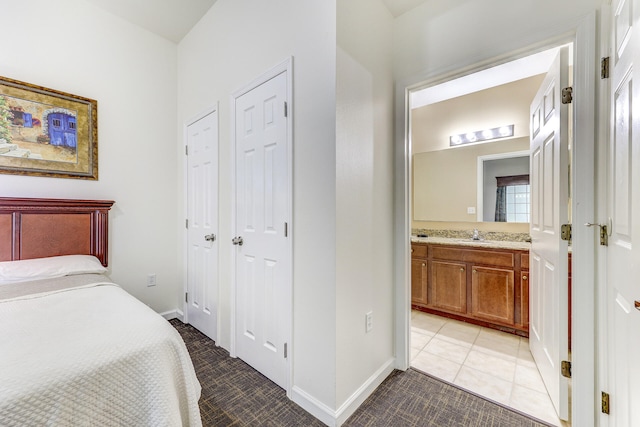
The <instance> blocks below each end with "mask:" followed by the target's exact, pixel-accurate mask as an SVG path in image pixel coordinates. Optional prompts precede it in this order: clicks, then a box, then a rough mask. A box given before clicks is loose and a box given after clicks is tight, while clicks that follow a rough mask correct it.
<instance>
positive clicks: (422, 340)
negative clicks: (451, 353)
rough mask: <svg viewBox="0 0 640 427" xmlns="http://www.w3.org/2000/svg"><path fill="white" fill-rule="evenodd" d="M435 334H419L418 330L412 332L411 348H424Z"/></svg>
mask: <svg viewBox="0 0 640 427" xmlns="http://www.w3.org/2000/svg"><path fill="white" fill-rule="evenodd" d="M432 336H433V335H425V334H419V333H416V332H413V331H412V332H411V348H417V349H418V350H422V349H423V348H424V346H425V345H427V343H428V342H429V341H430V340H431V337H432Z"/></svg>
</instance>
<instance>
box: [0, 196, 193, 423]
mask: <svg viewBox="0 0 640 427" xmlns="http://www.w3.org/2000/svg"><path fill="white" fill-rule="evenodd" d="M112 204H113V202H111V201H91V200H54V199H22V198H21V199H17V198H0V343H1V344H0V425H2V426H26V425H50V426H51V425H54V426H55V425H59V426H78V425H82V426H85V425H86V426H93V425H95V426H110V425H114V426H116V425H117V426H200V425H201V424H202V423H201V420H200V412H199V409H198V400H199V398H200V390H201V389H200V384H199V382H198V380H197V378H196V375H195V371H194V368H193V364H192V362H191V359H190V357H189V354H188V352H187V349H186V347H185V344H184V342H183V341H182V339H181V337H180V335H179V334H178V333H177V331H176V330H175V329H174V328H173V327H172V326H171V325H170V324H169V322H167V321H166V320H165V319H164V318H162V317H161V316H160V315H158V314H157V313H155V312H154V311H153V310H151V309H150V308H149V307H147V306H146V305H145V304H143V303H142V302H140V301H138V300H137V299H136V298H134V297H133V296H131V295H130V294H128V293H127V292H126V291H124V290H123V289H122V288H121V287H120V286H118V285H117V284H115V283H113V282H112V281H111V280H110V279H109V278H108V277H107V276H106V275H105V274H106V272H107V270H106V268H105V267H106V266H107V265H108V258H107V254H108V250H107V249H108V223H109V221H108V214H109V209H110V208H111V206H112Z"/></svg>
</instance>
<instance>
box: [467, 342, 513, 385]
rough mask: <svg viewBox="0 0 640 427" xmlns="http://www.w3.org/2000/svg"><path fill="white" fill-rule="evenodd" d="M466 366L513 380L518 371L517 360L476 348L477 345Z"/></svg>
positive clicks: (502, 378)
mask: <svg viewBox="0 0 640 427" xmlns="http://www.w3.org/2000/svg"><path fill="white" fill-rule="evenodd" d="M464 366H467V367H469V368H473V369H475V370H478V371H481V372H485V373H487V374H490V375H492V376H494V377H497V378H500V379H501V380H505V381H509V382H513V379H514V376H515V372H516V361H515V359H514V360H506V359H504V358H501V357H496V356H494V355H491V354H488V353H483V352H481V351H477V350H475V346H474V347H473V348H472V349H471V351H470V352H469V355H468V356H467V360H465V362H464Z"/></svg>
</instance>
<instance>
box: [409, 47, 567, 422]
mask: <svg viewBox="0 0 640 427" xmlns="http://www.w3.org/2000/svg"><path fill="white" fill-rule="evenodd" d="M557 52H558V49H557V48H554V49H549V50H547V51H543V52H539V53H537V54H535V55H531V56H530V57H526V58H521V59H519V60H518V63H519V65H520V66H519V67H517V69H518V71H517V72H512V71H511V69H512V68H511V65H513V64H510V63H505V64H502V65H500V66H498V67H495V68H496V69H495V70H494V69H486V70H483V71H482V72H480V73H475V74H470V75H467V76H464V77H463V78H459V79H456V80H452V81H448V82H445V83H442V84H439V85H434V86H429V87H427V88H426V89H425V90H420V89H416V90H413V91H412V92H410V95H409V98H410V102H409V104H410V105H409V108H410V111H412V114H411V117H410V119H409V129H410V133H409V135H410V136H409V138H410V141H411V146H412V152H411V154H412V158H414V163H413V167H412V168H413V176H412V179H413V181H412V184H413V194H412V198H413V210H412V212H411V215H410V218H409V221H410V223H411V224H412V226H411V229H412V231H413V230H419V232H422V233H423V234H431V233H437V232H438V231H440V230H443V231H444V232H445V234H444V235H447V233H449V234H451V232H453V233H454V234H455V232H456V231H459V230H464V229H465V227H467V228H469V231H471V230H473V229H474V228H476V229H477V228H481V230H484V231H489V232H494V231H495V232H501V233H503V234H509V233H512V232H513V233H521V232H523V231H525V232H526V233H528V232H529V224H528V223H527V224H520V225H516V224H513V225H514V226H513V227H510V226H509V224H501V223H500V224H498V223H496V225H495V226H492V225H491V223H481V224H478V223H476V222H475V221H476V218H480V219H479V220H480V221H482V218H483V216H482V213H481V212H479V211H478V210H482V202H481V198H480V192H481V188H482V185H481V183H480V182H476V180H475V177H476V165H480V164H481V161H480V159H482V158H492V157H513V156H516V155H522V150H523V147H527V151H528V146H529V123H530V116H529V104H530V103H531V102H532V101H533V98H534V95H535V92H536V91H537V89H538V87H539V86H540V83H541V81H542V78H543V77H544V75H546V72H547V70H548V69H549V67H550V62H549V60H550V58H551V59H553V58H555V56H556V55H557ZM527 61H530V62H529V64H530V65H529V66H525V67H522V64H523V63H526V62H527ZM523 70H526V72H523ZM488 73H493V74H496V75H499V77H495V76H492V77H489V76H488ZM489 82H491V83H489ZM526 87H531V88H533V92H532V93H528V94H527V92H526V90H523V89H522V88H526ZM499 90H502V91H506V92H507V93H508V95H507V96H506V97H504V99H502V98H500V97H501V95H500V94H499V92H498V91H499ZM516 93H517V94H524V95H520V96H521V97H523V98H524V99H523V101H524V102H520V103H521V104H523V105H524V107H525V109H524V113H522V114H521V115H520V116H518V115H514V114H513V110H514V109H515V107H513V106H509V105H507V106H506V107H505V104H508V103H509V102H510V100H513V98H514V97H515V95H514V94H516ZM470 94H475V95H470ZM495 99H501V101H498V103H497V106H496V105H491V104H492V100H495ZM516 104H517V103H516ZM478 108H481V109H482V110H481V111H480V109H478ZM437 109H442V110H443V112H437V111H436V110H437ZM474 109H478V110H477V112H476V110H474ZM460 111H463V112H465V111H466V114H467V116H466V117H465V116H464V113H461V114H460V115H459V116H455V115H456V112H460ZM493 111H495V112H493ZM521 116H523V117H524V118H523V117H521ZM429 117H431V119H430V120H429V119H426V120H427V121H426V123H422V125H423V127H424V128H426V129H428V131H427V132H421V130H420V127H421V126H420V125H419V124H418V123H417V120H425V118H429ZM433 117H435V119H433ZM447 120H449V122H447ZM514 121H515V124H514ZM452 124H453V125H452ZM506 126H511V128H512V129H513V128H515V130H516V133H515V135H511V138H499V141H496V142H495V145H494V143H489V142H483V143H480V142H478V141H475V139H472V138H471V137H469V142H471V144H469V145H468V146H465V147H464V148H460V146H459V145H457V144H458V143H457V142H454V139H456V140H459V139H460V138H456V134H461V135H465V134H469V133H471V132H472V131H474V132H475V131H476V130H478V132H475V133H478V134H480V129H484V128H487V129H490V128H496V129H497V128H499V127H506ZM441 128H442V129H441ZM425 135H426V136H425ZM449 135H451V136H449ZM434 136H435V138H434ZM445 137H446V138H445ZM473 138H475V136H473ZM443 141H445V142H444V143H443ZM510 141H511V142H510ZM489 144H491V145H494V147H492V148H490V147H489ZM510 145H511V146H510ZM420 149H422V150H426V151H423V152H420V151H419V150H420ZM505 153H506V154H505ZM511 153H514V154H511ZM428 157H433V158H434V159H428ZM449 161H451V162H450V163H448V162H449ZM467 163H469V165H467ZM423 168H426V169H428V170H427V171H424V170H423ZM456 168H458V169H456ZM433 171H438V174H437V175H436V176H430V175H429V173H430V172H433ZM477 174H478V175H481V173H480V172H479V171H478V172H477ZM429 176H430V178H429ZM527 177H528V172H527ZM421 180H426V183H424V182H421ZM434 182H435V183H437V185H435V186H434V185H433V184H432V183H434ZM448 184H452V186H451V187H449V186H448ZM430 187H437V188H435V189H433V188H430ZM476 189H477V193H476ZM467 190H468V193H469V194H468V195H467V194H466V193H465V191H467ZM494 191H495V190H494ZM452 195H455V197H454V199H457V198H461V199H463V200H462V201H461V202H458V201H457V200H453V199H452ZM465 196H467V197H466V198H465ZM476 200H477V201H478V204H476V203H475V202H476ZM493 200H494V201H493V204H494V205H495V197H494V199H493ZM567 202H568V201H565V206H566V205H568V203H567ZM445 207H447V208H451V209H450V210H447V209H445ZM485 211H486V209H485ZM485 221H486V218H485ZM491 221H493V220H491ZM494 228H495V230H494ZM425 229H428V230H429V232H428V233H424V231H425ZM434 229H435V230H434ZM452 230H453V231H452ZM481 233H482V232H481ZM493 234H494V235H495V234H497V233H493ZM507 238H508V237H507ZM423 265H424V264H423ZM461 271H463V270H462V269H461ZM525 278H526V276H525ZM565 310H568V307H565ZM449 317H450V316H449ZM411 326H412V328H411V335H412V346H411V347H412V348H411V352H412V354H411V366H414V367H416V368H417V369H420V370H423V371H426V372H427V373H430V374H433V375H435V376H438V377H440V378H442V379H444V380H446V381H449V382H452V383H453V384H456V385H459V386H461V387H462V388H466V389H468V390H470V391H472V392H475V393H477V394H481V395H484V396H486V397H488V398H489V399H492V400H495V401H498V402H499V403H502V404H504V405H507V406H511V407H513V408H515V409H517V410H520V411H523V412H525V413H528V414H530V415H532V416H534V417H537V418H540V419H543V420H545V421H547V422H551V423H553V424H554V425H561V422H560V421H559V419H558V418H557V416H556V415H555V411H554V409H553V406H552V405H551V404H550V403H551V402H550V400H549V398H548V394H547V391H546V389H545V387H544V384H543V383H542V380H541V378H540V375H539V373H538V370H537V367H536V365H535V362H534V361H533V358H532V356H531V352H530V351H529V342H528V340H527V339H525V338H521V337H518V336H516V335H509V334H507V335H505V334H504V333H501V332H498V331H496V330H495V329H487V328H482V327H480V326H476V325H470V324H468V323H464V322H458V321H456V320H450V319H449V318H447V317H437V316H434V315H433V314H424V313H422V312H420V311H412V314H411ZM497 366H501V368H497ZM496 372H498V374H497V375H496ZM536 400H537V401H538V402H539V403H538V404H537V405H532V404H531V403H532V402H534V401H536ZM563 425H564V424H563Z"/></svg>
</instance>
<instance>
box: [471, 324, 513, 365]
mask: <svg viewBox="0 0 640 427" xmlns="http://www.w3.org/2000/svg"><path fill="white" fill-rule="evenodd" d="M519 348H520V337H518V336H515V335H511V334H507V333H500V334H496V333H487V332H486V330H483V331H482V332H481V333H480V334H479V335H478V339H477V340H476V341H475V343H474V344H473V349H474V350H478V351H481V352H484V353H488V354H491V355H493V356H496V357H500V358H503V359H506V360H512V361H515V360H516V358H517V356H518V350H519Z"/></svg>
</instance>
